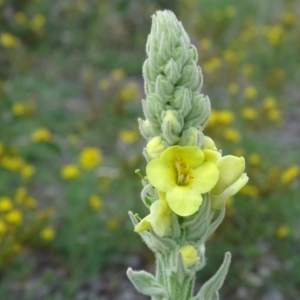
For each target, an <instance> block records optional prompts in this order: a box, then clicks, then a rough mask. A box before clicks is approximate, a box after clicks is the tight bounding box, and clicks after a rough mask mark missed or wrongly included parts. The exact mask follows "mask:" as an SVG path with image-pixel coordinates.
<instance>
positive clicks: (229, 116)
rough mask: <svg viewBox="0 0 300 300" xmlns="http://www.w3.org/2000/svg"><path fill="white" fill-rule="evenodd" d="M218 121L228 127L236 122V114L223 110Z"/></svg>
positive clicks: (219, 113)
mask: <svg viewBox="0 0 300 300" xmlns="http://www.w3.org/2000/svg"><path fill="white" fill-rule="evenodd" d="M217 121H218V122H220V123H221V124H223V125H228V124H230V123H232V122H233V121H234V114H233V112H232V111H230V110H221V111H219V112H218V116H217Z"/></svg>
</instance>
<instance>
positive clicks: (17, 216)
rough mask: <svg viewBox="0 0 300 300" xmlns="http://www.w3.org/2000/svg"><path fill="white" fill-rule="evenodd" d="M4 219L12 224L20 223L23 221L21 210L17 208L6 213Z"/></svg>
mask: <svg viewBox="0 0 300 300" xmlns="http://www.w3.org/2000/svg"><path fill="white" fill-rule="evenodd" d="M6 221H7V222H8V223H11V224H14V225H20V224H21V223H22V222H23V215H22V212H21V211H19V210H17V209H14V210H12V211H10V212H8V213H7V215H6Z"/></svg>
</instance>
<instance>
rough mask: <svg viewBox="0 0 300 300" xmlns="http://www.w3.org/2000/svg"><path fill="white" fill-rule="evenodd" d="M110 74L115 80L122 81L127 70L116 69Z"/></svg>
mask: <svg viewBox="0 0 300 300" xmlns="http://www.w3.org/2000/svg"><path fill="white" fill-rule="evenodd" d="M110 76H111V77H112V79H113V80H115V81H121V80H122V79H124V77H125V72H124V71H123V70H122V69H114V70H112V71H111V72H110Z"/></svg>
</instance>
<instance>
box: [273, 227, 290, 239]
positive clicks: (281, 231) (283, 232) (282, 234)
mask: <svg viewBox="0 0 300 300" xmlns="http://www.w3.org/2000/svg"><path fill="white" fill-rule="evenodd" d="M289 234H290V228H289V227H288V226H287V225H281V226H280V227H278V228H277V230H276V236H277V237H278V238H280V239H284V238H286V237H287V236H288V235H289Z"/></svg>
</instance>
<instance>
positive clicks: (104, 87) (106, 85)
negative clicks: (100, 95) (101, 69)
mask: <svg viewBox="0 0 300 300" xmlns="http://www.w3.org/2000/svg"><path fill="white" fill-rule="evenodd" d="M98 88H99V90H101V91H106V90H108V88H109V81H108V80H107V79H100V80H99V81H98Z"/></svg>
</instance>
